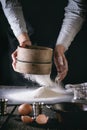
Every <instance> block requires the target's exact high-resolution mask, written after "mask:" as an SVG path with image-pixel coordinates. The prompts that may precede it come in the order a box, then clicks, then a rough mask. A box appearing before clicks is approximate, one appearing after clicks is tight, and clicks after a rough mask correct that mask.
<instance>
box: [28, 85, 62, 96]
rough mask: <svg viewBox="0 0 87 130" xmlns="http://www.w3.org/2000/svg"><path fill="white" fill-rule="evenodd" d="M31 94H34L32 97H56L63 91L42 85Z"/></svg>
mask: <svg viewBox="0 0 87 130" xmlns="http://www.w3.org/2000/svg"><path fill="white" fill-rule="evenodd" d="M30 95H32V98H54V97H58V96H61V93H59V92H56V91H53V90H51V89H50V88H49V87H40V88H38V89H36V90H34V91H33V92H32V93H31V94H30Z"/></svg>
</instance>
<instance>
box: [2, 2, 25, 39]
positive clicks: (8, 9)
mask: <svg viewBox="0 0 87 130" xmlns="http://www.w3.org/2000/svg"><path fill="white" fill-rule="evenodd" d="M0 2H1V4H2V9H3V11H4V14H5V16H6V18H7V20H8V22H9V24H10V26H11V29H12V30H13V33H14V35H15V36H16V37H18V36H19V35H20V34H21V33H22V32H27V28H26V23H25V20H24V16H23V12H22V7H21V5H20V3H19V2H18V0H0Z"/></svg>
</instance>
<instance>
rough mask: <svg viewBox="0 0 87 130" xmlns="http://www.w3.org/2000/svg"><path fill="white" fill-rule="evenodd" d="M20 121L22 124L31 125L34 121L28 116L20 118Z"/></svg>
mask: <svg viewBox="0 0 87 130" xmlns="http://www.w3.org/2000/svg"><path fill="white" fill-rule="evenodd" d="M21 120H22V122H24V123H32V122H33V120H34V119H33V118H32V117H30V116H21Z"/></svg>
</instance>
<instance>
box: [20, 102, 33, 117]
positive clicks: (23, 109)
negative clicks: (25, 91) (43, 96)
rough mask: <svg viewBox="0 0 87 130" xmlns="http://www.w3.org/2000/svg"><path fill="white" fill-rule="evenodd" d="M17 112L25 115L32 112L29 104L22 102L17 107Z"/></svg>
mask: <svg viewBox="0 0 87 130" xmlns="http://www.w3.org/2000/svg"><path fill="white" fill-rule="evenodd" d="M18 112H19V114H20V115H27V114H29V113H31V112H32V106H31V105H30V104H27V103H24V104H22V105H20V106H19V107H18Z"/></svg>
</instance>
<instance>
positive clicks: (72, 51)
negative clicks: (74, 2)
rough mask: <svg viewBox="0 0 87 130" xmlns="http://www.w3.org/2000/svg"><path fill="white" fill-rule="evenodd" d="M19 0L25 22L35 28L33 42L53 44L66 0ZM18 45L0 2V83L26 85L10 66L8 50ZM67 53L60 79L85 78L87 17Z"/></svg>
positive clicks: (74, 81)
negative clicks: (63, 76)
mask: <svg viewBox="0 0 87 130" xmlns="http://www.w3.org/2000/svg"><path fill="white" fill-rule="evenodd" d="M21 3H22V7H23V11H24V17H25V20H26V22H27V23H30V24H31V25H32V27H33V29H34V33H33V35H32V36H31V40H32V43H33V44H37V45H42V46H48V47H51V48H54V47H55V43H56V39H57V36H58V34H59V31H60V28H61V25H62V20H63V18H64V7H65V6H66V5H67V0H62V1H58V0H54V1H53V0H46V1H45V0H44V1H43V0H37V1H35V0H21ZM27 26H28V24H27ZM8 36H9V37H10V40H9V37H8ZM17 45H18V42H17V40H16V38H15V36H14V34H13V33H12V30H11V29H10V26H9V24H8V22H7V19H6V18H5V16H4V14H3V11H2V8H1V6H0V84H2V85H26V84H27V83H28V82H27V81H25V80H24V81H23V77H21V76H20V74H18V73H16V72H14V71H13V69H12V66H11V60H10V59H11V52H12V51H13V50H15V48H16V46H17ZM66 57H67V59H68V64H69V71H68V75H67V76H66V78H65V79H64V80H63V83H64V84H67V83H82V82H86V81H87V21H86V22H85V23H84V25H83V27H82V29H81V30H80V32H79V33H78V34H77V36H76V37H75V39H74V41H73V42H72V44H71V46H70V48H69V50H68V51H67V52H66ZM55 76H56V69H55V66H54V64H53V68H52V74H51V77H52V78H54V77H55Z"/></svg>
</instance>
